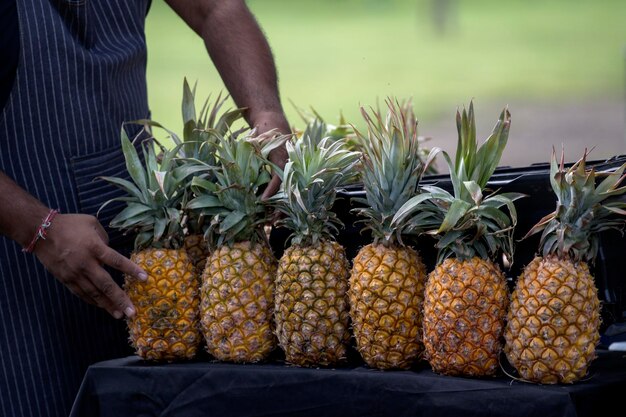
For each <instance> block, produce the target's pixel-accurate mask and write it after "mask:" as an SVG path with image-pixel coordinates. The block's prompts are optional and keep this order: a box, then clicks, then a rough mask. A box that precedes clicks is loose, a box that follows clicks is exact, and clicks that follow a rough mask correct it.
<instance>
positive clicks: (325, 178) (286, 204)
mask: <svg viewBox="0 0 626 417" xmlns="http://www.w3.org/2000/svg"><path fill="white" fill-rule="evenodd" d="M326 134H327V129H326V126H325V124H324V122H323V121H321V120H320V119H315V120H313V121H311V122H310V123H309V124H308V125H307V127H306V129H305V131H304V132H303V134H302V135H301V136H300V137H298V138H295V139H294V140H293V141H289V142H287V143H286V148H287V153H288V155H289V159H288V161H287V164H286V165H285V168H284V172H283V182H282V184H281V189H280V191H279V192H278V193H277V194H276V195H275V196H274V197H273V198H271V199H270V203H271V204H273V205H274V206H275V207H276V208H277V209H278V210H279V211H280V212H282V213H283V214H285V217H284V218H283V219H282V220H280V222H279V223H280V224H282V225H284V226H285V227H287V228H288V229H290V230H292V231H293V234H292V235H291V241H292V243H293V244H297V245H303V246H305V245H306V246H309V245H316V244H317V243H318V242H319V240H320V239H330V238H332V237H333V235H334V234H336V233H338V232H339V230H338V228H339V227H343V224H342V223H341V221H340V220H339V219H338V218H337V216H336V214H335V213H333V212H332V207H333V204H334V202H335V198H336V194H337V192H336V189H337V188H338V187H341V186H344V185H345V184H348V183H350V182H351V181H352V180H353V178H354V177H355V176H356V171H355V170H354V169H353V168H354V166H355V165H356V164H357V163H358V162H359V157H360V153H359V152H355V151H350V150H348V149H347V147H346V143H345V139H332V138H331V137H330V136H326Z"/></svg>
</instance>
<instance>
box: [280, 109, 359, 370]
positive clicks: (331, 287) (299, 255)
mask: <svg viewBox="0 0 626 417" xmlns="http://www.w3.org/2000/svg"><path fill="white" fill-rule="evenodd" d="M325 134H326V126H325V124H324V123H323V122H321V121H319V120H315V121H313V122H311V123H309V125H308V126H307V128H306V130H305V131H304V133H303V134H302V136H301V137H300V138H298V139H296V140H295V142H294V143H291V142H287V144H286V145H287V151H288V154H289V162H288V163H287V165H286V166H285V170H284V177H283V183H282V188H281V191H280V192H279V193H278V194H277V195H276V196H275V197H274V199H273V200H274V203H275V204H276V207H277V208H278V210H279V211H280V212H282V213H283V214H284V218H283V219H282V220H281V221H280V223H282V224H284V225H285V226H286V227H287V228H288V229H290V230H292V231H293V234H292V235H291V246H290V247H289V248H287V249H286V250H285V252H284V254H283V256H282V257H281V259H280V261H279V266H278V275H277V278H276V298H275V300H276V302H275V310H274V316H275V321H276V332H277V336H278V342H279V345H280V346H281V348H282V349H283V351H284V352H285V356H286V361H287V362H289V363H291V364H294V365H299V366H329V365H334V364H337V363H339V362H340V361H342V360H344V359H346V357H347V351H348V346H349V342H350V337H351V334H350V329H349V320H350V318H349V313H348V298H347V289H348V277H349V275H350V267H349V263H348V260H347V258H346V255H345V250H344V249H343V247H341V245H339V244H338V243H337V242H336V241H335V240H334V238H333V232H337V230H338V226H341V222H340V221H339V219H338V218H337V216H336V215H335V213H333V212H332V211H331V209H332V207H333V203H334V202H335V197H336V188H337V187H340V186H342V185H344V184H347V183H349V182H350V181H351V180H352V179H353V178H354V169H353V168H354V166H355V164H356V163H357V162H358V158H359V153H358V152H350V151H348V150H347V149H346V147H345V141H342V140H336V141H335V140H333V139H332V138H331V137H329V136H325Z"/></svg>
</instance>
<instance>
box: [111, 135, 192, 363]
mask: <svg viewBox="0 0 626 417" xmlns="http://www.w3.org/2000/svg"><path fill="white" fill-rule="evenodd" d="M142 145H143V147H144V148H143V150H144V159H145V161H146V162H145V166H143V165H142V161H141V159H140V158H139V156H138V154H137V151H136V149H135V147H134V146H133V145H132V143H131V142H130V140H129V139H128V137H127V136H126V134H125V132H124V130H122V148H123V152H124V156H125V158H126V166H127V168H128V171H129V173H130V175H131V178H132V179H133V182H134V184H133V183H132V182H130V181H127V180H124V179H120V178H114V177H102V179H104V180H106V181H108V182H110V183H112V184H114V185H116V186H118V187H120V188H122V189H123V190H125V191H126V192H127V193H128V196H127V197H121V198H118V199H117V200H120V201H124V202H126V205H127V207H126V208H125V209H124V210H122V211H121V212H120V213H119V214H118V215H117V216H116V217H115V218H114V219H113V220H112V221H111V227H114V228H119V229H122V230H124V231H126V232H131V233H135V234H136V239H135V245H134V246H135V249H134V252H133V253H132V254H131V260H132V261H133V262H135V263H136V264H137V265H139V266H140V267H141V268H143V270H144V271H146V272H147V273H148V279H147V281H145V282H140V281H137V280H135V279H133V278H132V277H125V281H124V289H125V291H126V292H127V293H128V296H129V298H130V299H131V301H132V302H133V304H134V305H135V308H136V310H137V314H136V315H135V317H133V318H127V319H126V320H127V325H128V329H129V333H130V342H131V344H132V346H133V348H134V349H135V352H136V354H137V355H138V356H139V357H141V358H142V359H147V360H154V361H176V360H183V359H192V358H194V356H195V355H196V353H197V350H198V346H199V344H200V342H201V341H202V336H201V334H200V329H199V320H198V310H199V303H200V299H199V294H198V287H199V282H198V276H197V275H196V274H195V270H194V267H193V264H192V263H191V261H190V259H189V257H188V256H187V253H186V252H185V250H184V249H183V247H182V236H183V233H182V227H181V224H180V220H181V217H182V215H181V207H180V204H181V200H182V196H183V179H184V175H183V174H182V173H181V167H180V166H179V165H178V164H177V163H176V162H175V160H174V159H173V156H174V153H175V152H169V151H168V152H166V153H165V155H164V157H163V160H162V161H161V163H160V164H159V163H158V162H157V158H156V155H155V150H154V146H153V143H152V142H151V141H150V142H148V143H143V144H142ZM111 201H114V200H110V201H109V202H111ZM105 204H108V202H107V203H105Z"/></svg>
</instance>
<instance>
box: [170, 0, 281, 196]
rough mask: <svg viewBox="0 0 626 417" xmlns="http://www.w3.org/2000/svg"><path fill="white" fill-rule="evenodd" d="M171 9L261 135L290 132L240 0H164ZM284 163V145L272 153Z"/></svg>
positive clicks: (259, 37) (260, 39)
mask: <svg viewBox="0 0 626 417" xmlns="http://www.w3.org/2000/svg"><path fill="white" fill-rule="evenodd" d="M166 2H167V3H168V4H169V5H170V7H172V9H174V11H175V12H176V13H177V14H178V15H179V16H180V17H181V18H182V19H183V20H184V21H185V22H186V23H187V24H188V25H189V27H191V29H193V30H194V31H195V32H196V33H197V34H198V35H200V36H201V37H202V39H203V40H204V43H205V45H206V48H207V51H208V52H209V55H210V57H211V59H212V60H213V63H214V64H215V67H216V68H217V70H218V72H219V74H220V76H221V77H222V80H223V81H224V84H225V85H226V88H227V89H228V91H229V93H230V95H231V97H232V98H233V100H234V101H235V103H236V105H237V106H238V107H245V108H247V109H248V110H247V111H246V112H245V113H244V117H245V118H246V120H247V122H248V123H249V124H250V126H252V127H255V128H256V129H257V132H258V133H259V134H261V133H264V132H267V131H269V130H272V129H277V130H278V132H280V133H283V134H289V133H291V129H290V127H289V123H288V122H287V119H286V117H285V114H284V111H283V108H282V105H281V102H280V97H279V93H278V81H277V75H276V67H275V65H274V58H273V56H272V52H271V50H270V46H269V44H268V42H267V39H266V38H265V35H264V34H263V32H262V31H261V28H260V27H259V25H258V24H257V21H256V19H255V18H254V16H253V15H252V13H251V12H250V10H249V9H248V7H247V6H246V3H245V1H244V0H197V1H188V0H166ZM270 159H271V160H272V162H274V163H275V164H277V165H278V166H280V167H281V168H282V167H284V165H285V162H286V161H287V151H286V149H285V147H284V146H283V147H281V148H278V149H276V150H274V151H273V152H272V153H271V154H270ZM279 185H280V180H279V178H278V177H277V176H274V178H273V179H272V182H271V183H270V184H269V185H268V187H267V189H266V190H265V193H264V196H265V197H267V196H270V195H272V194H274V193H275V192H276V191H277V190H278V187H279Z"/></svg>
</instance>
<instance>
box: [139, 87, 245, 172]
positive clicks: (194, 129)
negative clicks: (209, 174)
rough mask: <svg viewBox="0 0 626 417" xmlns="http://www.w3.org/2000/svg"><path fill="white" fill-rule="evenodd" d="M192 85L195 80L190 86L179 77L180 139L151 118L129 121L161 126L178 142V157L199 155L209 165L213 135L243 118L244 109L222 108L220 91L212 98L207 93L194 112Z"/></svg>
mask: <svg viewBox="0 0 626 417" xmlns="http://www.w3.org/2000/svg"><path fill="white" fill-rule="evenodd" d="M196 87H197V83H196V84H194V86H193V88H191V87H190V86H189V83H188V82H187V78H185V79H184V80H183V99H182V104H181V112H182V119H183V135H182V139H181V137H180V136H179V135H178V134H177V133H175V132H174V131H172V130H170V129H168V128H166V127H164V126H163V125H162V124H161V123H159V122H156V121H154V120H147V119H141V120H135V121H134V122H133V123H139V124H143V125H147V126H150V127H157V128H159V129H163V130H165V131H166V132H167V134H168V135H169V137H170V138H171V139H172V141H173V143H174V144H175V145H181V146H180V148H179V154H178V156H179V157H181V158H193V159H199V160H201V161H203V162H206V163H207V164H210V165H213V164H214V163H215V157H214V154H215V152H214V151H215V144H216V142H217V136H219V135H221V136H224V135H226V134H227V132H229V131H230V130H231V128H232V127H233V125H234V123H235V122H237V121H238V120H240V119H242V118H243V112H244V111H245V109H244V108H235V109H226V110H224V109H223V106H224V105H225V104H226V102H227V101H228V99H229V96H228V95H226V96H222V93H219V94H218V95H217V98H216V99H215V101H213V102H211V95H209V96H208V97H207V98H206V100H205V102H204V104H203V106H202V107H201V109H200V111H199V112H198V111H197V110H196Z"/></svg>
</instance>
